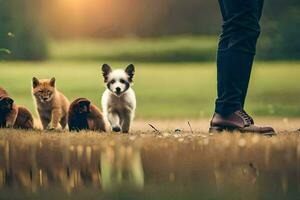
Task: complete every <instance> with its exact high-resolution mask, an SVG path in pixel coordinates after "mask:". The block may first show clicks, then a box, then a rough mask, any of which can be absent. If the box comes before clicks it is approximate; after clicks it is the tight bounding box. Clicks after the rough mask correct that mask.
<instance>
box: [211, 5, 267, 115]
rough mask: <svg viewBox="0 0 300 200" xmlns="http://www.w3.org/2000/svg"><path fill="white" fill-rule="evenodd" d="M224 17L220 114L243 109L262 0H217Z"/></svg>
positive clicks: (220, 49) (219, 66) (219, 60)
mask: <svg viewBox="0 0 300 200" xmlns="http://www.w3.org/2000/svg"><path fill="white" fill-rule="evenodd" d="M219 3H220V7H221V12H222V16H223V20H224V24H223V31H222V34H221V37H220V42H219V47H218V54H217V73H218V75H217V76H218V98H217V100H216V110H215V111H216V113H219V114H221V115H222V116H227V115H230V114H231V113H233V112H235V111H237V110H241V109H243V106H244V100H245V97H246V93H247V88H248V83H249V78H250V74H251V68H252V63H253V59H254V55H255V49H256V42H257V38H258V36H259V33H260V27H259V24H258V21H259V17H260V14H259V12H260V11H259V10H261V9H260V8H259V5H262V2H261V0H219Z"/></svg>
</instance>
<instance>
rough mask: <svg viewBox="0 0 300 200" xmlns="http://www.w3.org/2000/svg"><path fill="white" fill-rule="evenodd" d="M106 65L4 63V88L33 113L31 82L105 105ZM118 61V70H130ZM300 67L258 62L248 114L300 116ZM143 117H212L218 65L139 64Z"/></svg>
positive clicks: (1, 79)
mask: <svg viewBox="0 0 300 200" xmlns="http://www.w3.org/2000/svg"><path fill="white" fill-rule="evenodd" d="M102 63H103V61H98V62H97V61H90V62H84V61H77V62H75V61H62V60H51V61H47V62H1V63H0V70H1V73H0V86H2V87H4V88H6V89H7V90H8V91H9V93H10V94H11V96H12V97H13V98H14V99H15V101H16V102H17V103H18V104H23V105H26V106H28V107H29V108H30V109H31V110H32V111H34V105H33V101H32V97H31V79H32V77H33V76H36V77H38V78H50V77H52V76H55V77H56V78H57V87H58V88H59V90H61V91H62V92H64V93H65V94H66V96H67V97H68V98H69V99H70V100H72V99H74V98H75V97H87V98H89V99H91V100H92V101H93V102H94V103H95V104H97V105H98V106H100V98H101V94H102V92H103V90H104V84H103V78H102V76H101V72H100V66H101V64H102ZM126 64H127V63H125V62H113V63H111V65H112V66H113V67H123V66H126ZM299 64H300V63H299V62H258V63H256V64H255V66H254V71H253V75H252V80H251V84H250V88H249V96H248V100H247V110H249V111H250V113H251V114H254V115H256V116H274V117H277V116H279V117H300V92H299V91H300V84H299V83H298V79H299V74H300V68H299ZM135 65H136V70H137V71H136V78H135V85H134V89H135V91H136V94H137V100H138V108H137V117H138V118H199V117H209V116H210V115H211V114H212V112H213V107H214V100H215V96H216V69H215V64H214V63H135Z"/></svg>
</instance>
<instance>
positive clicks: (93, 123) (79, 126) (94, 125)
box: [68, 98, 106, 132]
mask: <svg viewBox="0 0 300 200" xmlns="http://www.w3.org/2000/svg"><path fill="white" fill-rule="evenodd" d="M68 115H69V120H68V125H69V130H70V131H80V130H94V131H101V132H105V131H106V128H105V122H104V120H103V115H102V113H101V112H100V110H99V109H98V108H97V107H96V106H95V105H93V104H91V101H89V100H88V99H86V98H78V99H76V100H74V101H73V102H72V103H71V105H70V109H69V114H68Z"/></svg>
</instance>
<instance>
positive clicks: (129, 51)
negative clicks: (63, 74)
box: [49, 36, 218, 62]
mask: <svg viewBox="0 0 300 200" xmlns="http://www.w3.org/2000/svg"><path fill="white" fill-rule="evenodd" d="M217 40H218V37H217V36H200V37H199V36H198V37H195V36H173V37H162V38H147V39H139V38H123V39H111V40H109V39H103V40H99V39H95V40H93V39H89V40H83V39H80V40H63V41H51V42H50V43H49V44H50V49H51V56H50V57H51V58H52V59H56V60H70V61H74V60H87V61H91V60H94V61H98V60H106V61H119V62H148V61H149V62H186V61H189V62H190V61H193V62H196V61H212V60H214V58H215V54H216V53H215V52H216V45H217Z"/></svg>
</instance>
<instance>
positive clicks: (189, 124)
mask: <svg viewBox="0 0 300 200" xmlns="http://www.w3.org/2000/svg"><path fill="white" fill-rule="evenodd" d="M188 125H189V127H190V130H191V132H192V133H193V134H194V131H193V129H192V126H191V124H190V122H189V121H188Z"/></svg>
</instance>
